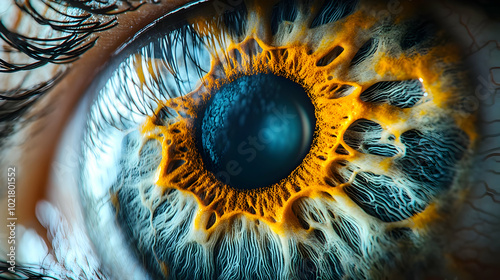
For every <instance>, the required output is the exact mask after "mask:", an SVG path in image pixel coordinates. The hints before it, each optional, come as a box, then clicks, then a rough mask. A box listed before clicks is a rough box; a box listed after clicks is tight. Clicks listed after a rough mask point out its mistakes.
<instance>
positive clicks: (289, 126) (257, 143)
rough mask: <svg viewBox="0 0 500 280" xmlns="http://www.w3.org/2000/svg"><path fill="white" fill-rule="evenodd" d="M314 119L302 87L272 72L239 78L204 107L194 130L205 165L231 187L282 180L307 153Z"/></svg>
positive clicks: (215, 95) (267, 184)
mask: <svg viewBox="0 0 500 280" xmlns="http://www.w3.org/2000/svg"><path fill="white" fill-rule="evenodd" d="M315 123H316V118H315V115H314V106H313V104H312V102H311V100H310V99H309V97H308V95H307V93H306V91H305V89H304V88H303V87H302V86H301V85H299V84H298V83H295V82H293V81H291V80H289V79H287V78H284V77H281V76H277V75H274V74H264V73H261V74H255V75H250V76H243V77H240V78H238V79H236V80H234V81H233V82H231V83H228V84H226V85H224V86H222V87H221V88H220V89H219V90H218V91H217V92H216V93H215V94H214V96H213V97H212V99H211V100H210V102H209V104H208V105H207V107H206V109H205V112H204V116H203V118H202V123H201V129H200V132H199V136H198V139H199V141H198V142H199V143H200V144H201V151H202V157H203V160H204V163H205V165H206V168H207V169H208V170H209V171H211V172H212V173H214V175H215V176H216V177H217V178H218V179H219V180H220V181H222V182H224V183H225V184H228V185H230V186H232V187H234V188H236V189H255V188H260V187H266V186H269V185H271V184H274V183H277V182H279V181H280V180H281V179H284V178H286V177H287V176H288V175H289V174H290V173H291V172H292V171H293V170H294V169H295V168H296V167H297V166H299V165H300V164H301V162H302V160H303V159H304V157H305V156H306V155H307V153H308V152H309V149H310V146H311V143H312V140H313V133H314V128H315Z"/></svg>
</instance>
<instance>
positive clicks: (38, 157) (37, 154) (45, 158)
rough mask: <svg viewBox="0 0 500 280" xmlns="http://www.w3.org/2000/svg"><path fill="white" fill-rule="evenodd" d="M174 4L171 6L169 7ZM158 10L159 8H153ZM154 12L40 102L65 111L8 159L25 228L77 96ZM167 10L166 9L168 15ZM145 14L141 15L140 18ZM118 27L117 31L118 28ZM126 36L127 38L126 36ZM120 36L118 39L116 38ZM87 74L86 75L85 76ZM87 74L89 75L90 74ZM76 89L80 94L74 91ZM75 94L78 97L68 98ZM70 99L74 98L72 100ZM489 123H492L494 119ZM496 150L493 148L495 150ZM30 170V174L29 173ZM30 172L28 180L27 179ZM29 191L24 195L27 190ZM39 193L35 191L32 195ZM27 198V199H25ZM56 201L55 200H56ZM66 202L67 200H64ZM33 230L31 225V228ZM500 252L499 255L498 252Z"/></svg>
mask: <svg viewBox="0 0 500 280" xmlns="http://www.w3.org/2000/svg"><path fill="white" fill-rule="evenodd" d="M170 4H171V3H169V5H170ZM154 7H156V6H154ZM154 7H153V8H151V9H150V10H149V11H148V13H149V14H148V17H147V18H148V19H146V16H145V13H146V12H144V10H146V9H147V8H148V7H146V6H145V7H143V8H144V10H143V8H141V9H140V10H139V11H136V12H134V13H130V14H129V16H128V21H127V20H125V18H127V17H125V16H124V17H121V18H123V20H122V21H121V24H120V25H119V27H120V28H121V30H119V29H113V30H111V31H110V32H109V34H113V36H109V37H108V36H105V35H102V36H101V39H102V40H100V41H99V43H98V45H97V46H96V47H95V48H94V49H93V50H92V51H91V52H89V53H87V55H85V56H84V57H83V58H82V60H80V61H79V62H76V63H75V64H74V65H73V66H72V70H71V72H70V73H69V75H68V76H66V77H65V79H66V80H65V81H63V82H62V83H61V84H60V85H59V86H58V87H57V88H56V89H54V91H53V92H52V93H51V94H50V96H47V98H46V100H45V102H43V100H42V102H40V103H39V104H38V106H37V108H43V107H45V106H48V103H49V102H48V100H55V101H56V102H57V104H58V105H57V108H64V109H63V110H60V109H58V110H55V111H52V112H51V114H50V115H49V117H47V118H46V119H45V120H44V119H41V120H39V121H37V122H36V123H34V124H32V126H31V127H30V128H29V129H30V130H31V131H33V132H34V131H38V130H40V129H41V128H43V130H42V132H41V133H33V135H35V138H33V139H30V140H29V141H27V142H26V144H24V145H23V147H22V150H20V149H17V150H12V151H11V155H9V158H15V157H14V155H15V154H22V159H21V160H20V161H19V163H18V166H19V167H20V168H21V169H20V170H23V171H22V173H19V179H20V181H19V184H18V190H19V194H20V197H19V199H20V200H19V201H20V202H19V203H22V205H32V206H31V207H29V206H28V207H26V208H24V207H23V209H20V210H21V211H20V212H18V213H19V218H20V219H21V218H22V219H23V220H24V221H26V224H30V223H33V224H36V223H37V221H36V218H35V215H34V213H35V208H34V205H35V202H36V201H37V200H39V199H40V198H42V197H44V196H45V194H46V188H45V187H46V182H47V181H48V178H47V176H48V175H47V174H48V173H49V171H50V170H49V169H50V167H49V165H48V164H47V165H46V166H40V165H41V164H40V163H41V162H47V163H48V162H50V161H51V158H52V155H53V151H54V149H55V147H56V142H57V141H54V140H52V139H56V138H57V135H59V134H60V132H61V131H62V128H63V127H64V124H65V121H66V120H67V119H68V116H69V115H70V113H71V112H72V111H73V109H74V108H75V105H76V104H77V101H78V98H79V96H78V92H83V91H84V89H85V88H86V87H87V85H88V84H89V83H90V82H91V81H92V79H93V76H95V75H96V74H95V73H96V72H97V69H96V68H97V67H96V65H100V63H101V61H104V60H106V59H107V57H108V56H109V54H110V53H112V52H113V50H115V49H116V47H117V46H118V45H119V44H118V43H117V42H118V41H124V40H125V38H126V37H127V36H130V34H132V32H135V31H137V30H138V29H139V28H140V27H138V26H141V25H142V26H144V25H145V24H146V22H147V21H148V20H149V19H150V17H149V16H151V18H155V17H157V16H158V15H160V14H161V13H160V12H158V11H155V8H154ZM166 10H168V9H167V8H166V9H165V11H166ZM141 13H142V14H141ZM119 27H117V28H119ZM129 27H133V28H132V29H131V30H133V31H132V32H130V33H128V31H129ZM116 30H119V31H120V32H123V33H122V34H121V36H120V35H119V34H118V35H116V33H115V32H117V31H116ZM125 32H127V35H125ZM115 36H117V37H115ZM82 73H85V74H82ZM87 73H88V74H87ZM75 89H77V90H75ZM69 93H75V94H69ZM70 96H71V97H70ZM488 120H490V121H491V120H492V119H491V118H490V119H488ZM34 143H36V144H34ZM27 147H31V149H25V148H27ZM493 148H494V147H493ZM27 170H29V171H27ZM28 172H29V176H28V175H27V174H28ZM28 189H29V190H30V191H24V190H28ZM33 190H36V191H33ZM490 193H491V194H492V195H493V197H494V198H498V196H497V195H495V192H490ZM23 194H24V195H23ZM53 198H55V197H53ZM62 200H64V198H62ZM30 226H31V225H30ZM44 231H45V229H43V228H40V227H39V232H40V235H41V236H45V234H44ZM497 252H498V251H497ZM492 279H493V278H492Z"/></svg>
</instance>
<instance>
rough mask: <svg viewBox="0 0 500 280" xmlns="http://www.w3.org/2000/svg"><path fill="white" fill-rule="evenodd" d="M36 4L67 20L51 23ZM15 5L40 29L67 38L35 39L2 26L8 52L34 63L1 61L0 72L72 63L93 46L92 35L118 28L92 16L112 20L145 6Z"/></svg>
mask: <svg viewBox="0 0 500 280" xmlns="http://www.w3.org/2000/svg"><path fill="white" fill-rule="evenodd" d="M33 1H39V2H41V3H42V4H43V5H45V6H46V7H47V9H49V10H52V11H55V12H56V13H57V14H58V16H62V17H65V18H66V20H58V19H52V18H48V17H46V16H44V15H42V14H40V13H39V12H38V11H37V10H36V9H35V8H34V7H33ZM14 3H15V4H16V6H17V7H18V8H19V10H20V11H21V12H22V13H24V14H27V15H29V16H30V17H31V18H32V19H33V20H35V21H36V22H37V23H38V24H39V25H43V26H50V28H51V29H52V30H54V31H58V32H61V33H67V35H66V34H64V35H62V36H60V37H57V38H32V37H27V36H24V35H22V34H20V33H17V32H12V31H10V30H8V29H7V28H6V27H5V25H3V23H0V38H1V39H3V41H5V42H6V43H7V44H8V45H9V46H10V49H8V50H7V52H17V53H24V54H25V55H27V56H28V57H30V58H32V59H34V60H35V61H34V62H31V63H25V64H16V63H13V62H9V61H6V60H5V59H0V72H7V73H9V72H16V71H22V70H33V69H35V68H38V67H41V66H43V65H45V64H47V63H56V64H66V63H71V62H73V61H75V60H76V59H78V58H79V57H80V56H81V55H82V54H83V53H85V52H86V51H87V50H89V49H90V48H92V46H94V44H95V41H96V40H97V38H94V39H92V40H90V41H88V40H87V39H88V37H89V36H90V35H92V34H94V33H97V32H101V31H104V30H107V29H110V28H112V27H114V26H116V24H117V21H116V18H115V17H113V18H112V19H110V20H108V19H100V18H96V17H94V16H93V15H101V16H105V17H106V16H113V15H116V14H119V13H125V12H127V11H132V10H136V9H138V8H139V7H140V6H142V5H143V4H144V3H146V2H144V1H141V2H140V3H139V4H136V5H133V4H132V3H131V2H130V1H129V0H125V1H123V2H121V3H122V4H121V5H118V4H116V3H114V2H113V3H109V0H103V1H97V0H91V1H89V0H27V1H22V0H14ZM55 5H58V6H60V7H65V8H74V9H77V10H78V11H79V13H77V15H70V14H68V13H65V12H63V11H60V10H58V9H56V7H55ZM124 6H126V7H124Z"/></svg>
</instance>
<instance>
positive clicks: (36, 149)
mask: <svg viewBox="0 0 500 280" xmlns="http://www.w3.org/2000/svg"><path fill="white" fill-rule="evenodd" d="M188 2H189V1H187V0H180V1H177V0H176V1H162V2H161V3H159V4H145V5H143V6H142V7H140V8H139V9H138V10H136V11H133V12H127V13H124V14H119V15H117V16H116V17H117V20H118V25H117V26H115V27H113V28H112V29H110V30H106V31H103V32H101V33H99V34H97V36H98V37H99V39H98V40H97V43H96V45H95V46H94V47H93V48H92V49H90V50H89V51H88V52H86V53H85V54H83V55H82V57H81V58H80V59H79V60H77V61H76V62H74V63H73V64H71V65H70V66H69V68H68V70H67V72H66V73H65V76H64V78H63V79H62V80H60V81H59V83H58V84H57V85H56V86H55V87H54V88H53V89H52V90H51V91H50V92H49V93H48V94H47V95H46V96H44V97H43V98H42V99H41V100H39V101H38V102H37V104H35V106H34V107H32V110H31V111H30V112H29V113H28V114H29V115H27V118H30V117H33V116H36V117H38V116H39V115H42V117H40V118H37V119H36V120H35V121H33V122H31V123H29V124H28V125H27V126H26V127H24V128H23V130H22V131H21V133H18V134H17V135H15V137H14V138H13V139H9V141H10V142H11V143H8V144H7V145H12V146H13V147H12V148H10V149H9V150H8V151H2V152H3V153H4V156H5V157H4V158H6V159H8V161H7V162H5V163H3V162H2V164H5V165H6V166H16V167H18V168H17V170H18V171H17V174H16V176H17V183H16V202H17V205H18V207H17V208H16V216H17V218H18V224H24V225H25V226H26V227H30V228H35V229H36V230H37V232H38V233H39V235H40V236H42V237H44V238H45V237H46V235H47V234H46V230H45V229H44V228H43V227H42V226H41V225H40V224H39V222H38V220H37V218H36V209H35V207H36V203H37V201H39V200H41V199H46V195H47V187H48V186H47V185H48V180H49V175H50V173H51V165H50V162H51V161H52V159H53V155H54V152H55V149H56V148H57V146H58V140H59V138H60V135H61V133H62V131H63V129H64V127H65V125H66V123H67V121H68V119H70V116H71V114H72V113H73V112H74V110H75V108H76V105H77V104H78V102H79V100H80V98H81V97H82V95H83V93H84V92H85V89H86V88H87V87H88V86H89V84H90V83H91V82H92V81H93V79H94V78H95V77H96V76H97V75H98V73H99V71H100V70H101V69H102V68H103V67H104V65H105V62H107V61H108V60H109V58H110V57H111V56H112V55H113V53H114V52H115V51H116V50H117V49H118V48H119V47H120V45H122V44H123V43H124V42H126V41H127V40H129V38H130V37H131V36H133V35H134V34H136V33H137V32H138V31H139V30H141V29H142V28H144V27H145V26H147V25H148V24H149V23H151V22H152V21H154V20H155V19H157V18H159V17H161V16H163V15H165V14H167V13H169V12H171V11H172V10H175V9H176V8H179V7H181V6H183V5H185V4H186V3H188ZM20 16H22V15H20ZM13 75H15V74H13ZM0 82H1V80H0ZM47 108H49V109H48V110H47ZM19 155H22V156H21V157H20V156H19ZM2 167H3V166H2ZM5 168H6V167H5ZM2 205H6V203H2ZM1 213H2V215H1V217H0V218H2V220H6V215H7V213H6V211H1ZM4 213H5V214H4ZM0 244H1V247H0V248H8V247H7V245H8V244H7V240H1V241H0ZM47 244H50V242H47Z"/></svg>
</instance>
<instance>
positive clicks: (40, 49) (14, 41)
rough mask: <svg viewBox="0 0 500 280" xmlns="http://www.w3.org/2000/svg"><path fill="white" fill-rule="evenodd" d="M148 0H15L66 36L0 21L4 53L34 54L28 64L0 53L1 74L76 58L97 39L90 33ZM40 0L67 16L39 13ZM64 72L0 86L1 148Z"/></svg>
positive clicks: (107, 26)
mask: <svg viewBox="0 0 500 280" xmlns="http://www.w3.org/2000/svg"><path fill="white" fill-rule="evenodd" d="M146 1H147V0H142V1H140V2H138V3H135V4H133V3H132V0H121V1H119V3H118V1H116V0H13V3H14V4H15V5H16V7H17V8H18V9H19V11H20V13H21V14H23V15H28V16H29V17H31V19H33V21H34V22H36V23H37V24H38V25H40V26H48V27H49V28H50V29H51V30H52V31H55V32H58V33H59V34H61V35H60V36H59V37H55V38H47V37H42V38H37V37H28V36H25V35H23V34H21V33H20V32H17V31H15V30H9V29H8V28H7V27H6V26H5V25H4V24H3V23H2V22H1V21H0V42H1V41H4V43H3V45H4V48H3V49H0V53H2V52H3V53H9V54H10V53H15V54H21V55H25V56H27V57H29V58H30V59H31V61H30V62H29V63H16V62H15V61H10V60H7V59H4V58H0V73H14V72H24V71H30V70H35V69H37V68H40V67H42V66H44V65H47V64H69V63H72V62H74V61H75V60H77V59H78V58H80V56H81V55H83V54H84V53H85V52H86V51H88V50H89V49H91V48H92V47H93V46H94V45H95V43H96V40H97V39H98V38H92V39H89V38H90V36H91V35H93V34H95V33H99V32H101V31H104V30H108V29H111V28H113V27H114V26H116V25H117V24H118V22H117V20H116V17H115V15H117V14H121V13H125V12H128V11H133V10H136V9H138V8H139V7H140V6H142V5H143V4H145V3H147V2H146ZM35 2H37V4H40V3H41V4H42V5H44V6H45V7H46V8H47V10H51V11H53V12H55V13H56V15H57V17H62V18H65V20H61V19H56V18H50V17H48V16H44V15H42V14H40V13H39V12H38V11H37V10H36V9H35V8H34V5H33V4H35ZM153 2H158V1H156V0H153ZM60 9H63V10H65V9H75V10H74V11H75V13H73V15H70V14H69V13H67V12H65V11H63V10H60ZM96 15H98V16H99V17H96ZM53 17H54V16H53ZM26 73H28V72H26ZM28 75H29V74H28ZM28 75H26V76H25V79H26V77H27V76H28ZM61 77H62V73H57V74H56V75H55V76H54V77H53V78H51V79H50V80H47V81H44V82H41V83H39V84H36V85H34V86H32V87H29V88H25V87H23V85H22V84H21V85H19V86H18V87H16V88H12V89H7V90H0V128H1V131H2V132H1V133H0V147H2V146H3V144H4V142H5V141H4V140H5V138H7V137H9V136H10V135H12V134H13V132H14V130H15V129H14V128H15V127H16V122H18V120H19V119H20V118H21V117H22V116H23V115H24V114H25V113H26V112H27V111H28V110H29V109H30V108H31V106H32V105H33V104H35V103H36V101H37V100H38V99H39V98H41V97H42V96H44V95H45V94H46V93H47V92H49V91H50V90H51V89H52V88H53V87H54V86H55V85H56V84H57V82H58V81H59V80H60V78H61ZM13 108H15V109H14V110H13Z"/></svg>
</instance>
